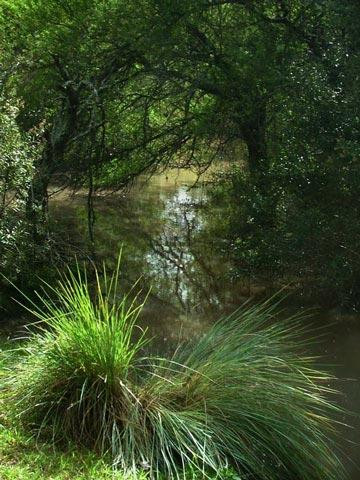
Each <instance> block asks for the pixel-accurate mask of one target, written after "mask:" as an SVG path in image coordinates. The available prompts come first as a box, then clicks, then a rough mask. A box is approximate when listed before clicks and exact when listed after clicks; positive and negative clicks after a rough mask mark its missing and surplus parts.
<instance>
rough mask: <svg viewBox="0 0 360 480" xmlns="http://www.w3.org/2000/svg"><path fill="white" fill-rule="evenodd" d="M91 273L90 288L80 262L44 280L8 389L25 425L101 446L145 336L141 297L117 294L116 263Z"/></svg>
mask: <svg viewBox="0 0 360 480" xmlns="http://www.w3.org/2000/svg"><path fill="white" fill-rule="evenodd" d="M95 273H96V282H95V288H94V285H92V287H90V286H89V284H88V280H87V277H86V275H84V274H81V273H80V270H79V269H78V270H77V272H76V273H75V274H74V273H72V272H71V271H69V272H68V274H67V275H65V276H63V277H62V278H61V280H60V281H59V283H58V285H57V286H56V287H51V286H50V285H47V284H45V289H44V292H43V294H41V295H40V294H38V298H39V303H38V305H35V303H33V302H31V307H30V308H28V310H30V311H31V313H33V314H34V315H35V317H37V319H38V321H37V322H36V323H35V324H33V325H32V328H31V329H29V330H30V331H31V332H32V333H31V335H30V338H29V341H28V342H27V344H26V346H25V347H21V348H20V349H21V350H22V351H23V353H24V355H23V356H22V360H21V361H20V362H19V363H18V364H17V368H16V371H15V372H14V375H13V376H12V379H13V381H12V382H11V383H12V385H11V383H10V390H12V391H13V393H14V400H15V407H16V409H17V410H18V412H19V416H20V418H21V419H22V421H23V423H25V424H26V425H27V426H29V427H31V428H32V429H34V430H35V431H37V432H38V433H47V434H50V435H51V436H52V438H53V439H54V440H56V441H58V440H63V439H72V440H75V441H78V442H80V443H82V444H85V445H89V446H91V447H94V448H96V449H97V450H100V451H103V450H105V449H107V448H108V447H109V445H112V443H113V438H114V435H115V434H116V432H117V429H118V428H119V427H120V425H121V424H122V422H123V421H124V420H125V419H124V418H123V412H124V411H125V405H126V404H127V402H128V400H127V396H128V395H131V391H130V390H129V389H128V387H127V384H128V382H129V378H130V377H131V376H132V375H134V371H135V369H136V365H135V364H136V361H135V357H136V354H137V353H138V352H139V351H140V349H141V348H142V347H143V346H144V345H145V343H146V340H145V337H144V332H143V331H142V330H141V329H139V328H137V327H136V320H137V317H138V315H139V313H140V311H141V308H142V305H141V304H139V305H135V302H136V299H135V300H132V301H131V300H130V299H129V297H128V296H124V297H123V298H122V299H121V300H120V301H118V302H117V301H116V296H117V291H118V288H117V279H118V269H117V271H116V272H115V274H114V275H113V276H111V277H110V278H108V277H107V275H106V271H105V272H104V276H103V280H102V281H100V276H99V274H98V272H97V271H96V272H95ZM91 291H93V293H90V292H91ZM135 329H136V330H137V335H136V338H137V339H136V340H135V339H134V330H135Z"/></svg>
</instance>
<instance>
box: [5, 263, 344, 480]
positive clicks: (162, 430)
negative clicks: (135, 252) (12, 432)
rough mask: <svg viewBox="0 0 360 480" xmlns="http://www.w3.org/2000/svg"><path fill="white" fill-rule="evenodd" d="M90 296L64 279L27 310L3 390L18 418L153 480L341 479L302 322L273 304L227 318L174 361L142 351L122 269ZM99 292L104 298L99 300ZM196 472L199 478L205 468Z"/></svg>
mask: <svg viewBox="0 0 360 480" xmlns="http://www.w3.org/2000/svg"><path fill="white" fill-rule="evenodd" d="M96 279H97V282H96V288H95V290H96V291H95V295H93V297H95V298H92V295H91V294H90V293H89V291H90V290H91V289H89V286H88V282H87V279H86V277H85V276H83V275H81V274H80V273H78V274H76V275H74V274H71V273H69V275H68V276H67V278H63V279H62V280H61V282H60V283H59V285H58V286H57V287H55V288H51V287H49V288H50V290H52V292H53V293H55V294H56V297H55V299H53V297H52V295H50V294H49V293H47V294H43V295H39V299H40V300H41V304H42V306H41V307H36V306H35V305H33V308H31V310H32V311H33V313H35V315H37V317H38V319H39V320H40V323H39V324H38V331H37V332H35V333H33V334H32V335H31V337H30V339H29V341H28V343H27V345H26V346H25V347H24V349H23V351H24V353H25V355H23V356H22V357H20V358H21V359H20V361H19V363H18V365H17V367H16V370H15V372H13V373H14V375H13V377H12V378H13V380H12V381H11V382H10V383H9V393H10V396H11V398H12V400H13V402H12V403H13V404H14V405H15V410H16V411H17V412H18V413H19V415H20V418H21V420H22V423H23V424H24V425H25V426H26V427H28V428H31V429H32V430H33V431H35V432H37V434H48V435H51V437H52V440H53V441H61V440H66V441H74V440H75V441H76V442H78V443H79V444H82V445H86V446H89V447H92V448H94V449H96V450H98V451H100V452H111V455H112V458H113V461H114V464H116V465H117V466H118V467H121V468H123V469H124V470H127V471H133V472H135V471H137V470H138V469H141V468H143V469H145V470H147V471H148V474H149V478H162V477H161V475H165V478H170V479H171V478H179V476H180V473H179V472H181V471H185V470H189V469H190V470H192V471H194V472H198V474H200V476H202V475H203V476H205V477H206V476H207V475H208V474H211V472H215V473H216V472H219V478H223V474H222V473H220V472H223V471H224V469H226V468H227V467H228V466H229V465H231V466H232V467H233V468H235V469H236V470H237V471H238V473H239V475H240V478H242V479H243V478H244V479H245V478H256V479H264V480H275V479H279V480H280V479H281V480H286V479H289V480H290V479H292V480H293V479H295V478H301V479H303V480H320V479H321V480H332V479H333V480H335V479H336V480H339V479H340V478H341V477H342V474H341V472H342V469H341V465H340V463H339V460H338V459H337V457H336V455H335V454H334V452H332V451H331V448H330V447H331V444H330V441H329V440H328V438H329V436H332V435H333V433H334V423H335V422H334V421H333V420H331V417H332V416H333V415H334V414H335V413H336V411H337V408H336V407H335V406H334V405H333V404H332V403H330V401H328V400H327V396H328V394H329V393H331V392H330V390H329V388H328V387H327V386H326V385H328V382H329V378H328V376H327V375H326V374H325V373H322V372H319V371H317V370H314V369H313V368H312V366H311V360H310V359H309V358H308V357H304V356H298V355H297V354H296V353H295V352H296V349H297V348H299V345H300V346H304V341H303V340H301V339H303V338H304V331H303V330H304V329H303V328H302V327H301V318H296V317H293V318H291V319H289V320H288V321H286V322H274V312H275V310H274V309H275V307H274V306H271V305H270V303H269V302H267V303H263V304H262V305H259V306H254V307H251V308H247V309H242V310H239V311H237V312H235V313H234V314H233V315H231V316H229V317H227V318H225V319H222V320H221V321H219V322H218V323H217V324H216V325H214V326H213V327H212V328H211V329H210V331H209V332H208V333H207V334H206V335H205V336H203V337H202V338H201V339H198V340H197V341H196V342H194V343H193V344H191V345H187V346H183V347H181V348H180V347H179V348H178V349H177V351H176V352H175V353H174V355H173V357H172V358H158V357H155V356H145V354H144V349H143V347H144V346H145V344H146V342H147V340H146V338H145V333H144V332H143V331H142V330H140V329H138V328H137V327H136V321H137V318H138V315H139V313H140V312H141V308H142V305H141V304H140V305H136V304H135V302H134V301H130V299H129V298H130V297H129V296H125V297H124V298H123V299H122V300H121V301H120V302H119V303H117V302H116V292H117V274H115V275H114V276H112V277H110V278H107V277H106V272H105V273H104V281H101V280H100V277H99V275H98V274H97V273H96ZM103 292H105V293H103ZM201 472H202V473H201Z"/></svg>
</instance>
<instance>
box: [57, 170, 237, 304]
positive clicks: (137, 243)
mask: <svg viewBox="0 0 360 480" xmlns="http://www.w3.org/2000/svg"><path fill="white" fill-rule="evenodd" d="M153 181H154V182H155V181H156V178H155V179H154V180H152V181H150V182H149V183H147V184H144V185H141V186H140V188H138V189H135V190H134V191H133V192H131V193H130V195H127V196H122V195H119V196H113V197H100V196H99V197H97V198H96V199H95V207H96V213H97V222H96V224H95V244H96V253H97V255H96V259H97V262H99V265H100V267H101V263H102V261H105V262H106V264H107V266H108V269H109V270H111V268H112V265H114V266H115V263H116V257H117V255H118V252H119V251H120V249H121V247H122V246H124V256H123V265H122V267H123V268H122V278H123V282H122V285H123V287H124V289H125V290H126V288H127V286H129V285H131V284H132V283H133V281H134V280H136V279H137V278H139V276H142V281H141V284H142V287H143V291H144V292H145V291H147V290H148V288H149V286H150V285H152V287H153V288H152V291H151V295H150V298H149V300H153V301H154V304H155V305H159V306H160V305H161V311H162V312H164V309H165V306H166V305H168V306H169V307H170V305H172V306H174V307H179V306H180V307H181V308H182V310H183V311H184V312H185V313H188V312H190V311H194V310H196V311H199V312H200V311H204V310H206V311H209V309H211V310H216V309H217V308H218V307H220V306H222V305H223V304H224V298H225V297H226V295H227V294H228V290H229V288H228V287H229V281H225V278H224V277H225V275H226V265H225V264H224V262H223V260H222V258H220V257H219V255H216V253H215V251H214V248H213V243H214V242H213V240H212V239H211V234H210V233H209V226H211V218H212V216H211V212H210V215H208V213H207V208H205V206H206V193H205V191H204V189H203V188H190V189H189V188H188V187H187V185H184V183H183V182H182V183H181V182H179V184H177V185H176V184H175V185H174V184H173V183H172V182H169V185H166V188H163V189H162V188H159V186H158V185H157V184H156V183H155V184H153V183H152V182H153ZM84 202H85V198H84V197H83V196H81V195H78V196H76V197H72V198H60V199H59V200H57V201H55V202H54V201H53V202H52V204H51V208H53V209H54V218H56V222H57V227H61V228H58V229H59V231H61V232H64V231H65V232H67V233H66V234H65V235H64V233H62V238H61V239H60V240H61V241H64V242H66V246H67V248H68V249H69V250H71V252H72V253H74V251H75V252H76V253H77V254H78V258H86V256H87V255H86V244H85V242H84V238H86V235H84V232H85V231H86V230H85V229H86V215H85V213H86V209H85V203H84ZM205 212H206V213H205ZM75 247H76V248H75Z"/></svg>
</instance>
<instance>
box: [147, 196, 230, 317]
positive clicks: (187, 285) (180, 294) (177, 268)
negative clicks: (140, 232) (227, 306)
mask: <svg viewBox="0 0 360 480" xmlns="http://www.w3.org/2000/svg"><path fill="white" fill-rule="evenodd" d="M205 199H206V198H205V196H204V193H203V192H201V191H200V192H198V191H194V190H191V191H189V190H187V189H186V188H185V187H180V188H179V189H178V190H177V191H176V192H175V194H174V195H172V196H171V197H170V198H168V200H167V201H166V202H165V206H164V209H163V213H162V217H163V219H164V223H163V229H162V232H161V233H160V234H159V235H157V236H154V237H150V238H149V243H150V247H151V252H150V253H149V254H148V255H147V261H148V263H149V267H150V272H149V273H150V274H152V275H151V276H157V277H158V276H159V275H161V276H162V277H163V279H164V280H165V281H163V282H161V283H163V284H164V285H167V289H168V290H171V291H172V292H173V293H174V294H175V296H176V298H177V300H178V302H179V303H180V305H181V306H182V308H183V309H184V310H185V311H187V312H188V311H190V310H191V309H192V308H194V307H199V306H200V305H201V306H202V307H203V308H204V307H205V308H209V307H210V308H215V307H216V306H218V305H219V304H220V303H221V302H222V300H223V295H222V292H221V289H220V287H219V275H218V274H217V273H216V267H217V265H216V263H215V264H214V255H213V252H211V251H209V246H208V244H207V242H206V222H205V221H204V218H203V215H202V206H203V203H204V200H205ZM172 292H171V293H172ZM169 293H170V292H169Z"/></svg>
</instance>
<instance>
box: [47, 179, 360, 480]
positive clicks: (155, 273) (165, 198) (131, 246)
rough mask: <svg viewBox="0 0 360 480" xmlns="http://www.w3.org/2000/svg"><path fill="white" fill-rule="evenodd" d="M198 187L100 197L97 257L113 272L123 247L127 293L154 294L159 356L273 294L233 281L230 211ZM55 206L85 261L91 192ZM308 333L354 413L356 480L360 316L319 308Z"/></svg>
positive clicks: (70, 243) (178, 182) (149, 308)
mask: <svg viewBox="0 0 360 480" xmlns="http://www.w3.org/2000/svg"><path fill="white" fill-rule="evenodd" d="M196 180H197V178H196V175H195V174H193V173H191V172H189V171H177V170H171V171H167V172H165V173H162V174H159V175H156V176H153V177H152V178H151V179H145V178H141V179H139V180H138V181H137V183H136V184H135V185H134V186H133V187H132V188H131V189H130V190H129V191H128V192H126V193H117V194H112V195H107V194H99V195H97V196H96V198H95V209H96V223H95V247H94V251H95V254H96V255H95V259H96V260H97V261H105V263H106V264H108V266H109V267H110V268H111V267H112V266H114V264H115V261H116V257H117V255H118V253H119V251H120V249H121V248H123V259H122V275H123V284H124V289H125V290H126V289H127V288H128V287H129V286H130V285H131V284H132V283H133V282H134V281H135V280H136V279H138V278H139V277H141V278H140V282H139V284H140V285H141V286H142V288H143V291H144V292H147V291H148V290H149V288H151V291H150V294H149V298H148V301H147V303H146V307H145V309H144V312H143V317H142V324H143V325H144V326H146V327H147V328H148V329H149V334H150V336H152V337H154V339H155V340H154V345H155V346H156V348H158V349H160V350H162V351H164V350H167V349H168V348H170V347H171V346H173V345H174V344H176V343H177V342H178V341H179V340H182V339H187V338H193V337H195V336H196V335H199V334H200V333H201V332H203V331H204V330H205V329H206V328H208V326H209V325H210V324H211V323H213V322H214V321H215V320H216V319H217V318H219V316H221V315H223V314H226V313H227V312H231V311H233V310H234V309H235V308H236V307H238V306H240V305H241V304H243V303H244V301H246V300H248V299H251V300H253V299H255V300H256V299H259V298H261V297H263V296H264V295H265V296H266V294H267V291H268V288H267V287H269V285H267V284H266V282H261V283H257V282H255V281H254V279H252V278H249V277H243V278H239V277H236V279H235V277H234V275H233V268H232V265H231V262H230V261H229V259H228V258H227V256H226V252H225V253H224V252H223V253H219V252H220V251H221V248H219V247H221V245H222V239H221V238H219V237H218V236H217V235H216V229H215V227H216V226H217V225H218V224H219V223H221V222H222V221H223V220H224V218H223V213H222V211H221V208H219V207H217V206H216V205H215V206H211V207H209V205H208V202H207V191H206V185H205V184H203V183H202V182H196ZM50 208H51V210H52V212H51V213H52V215H51V217H52V218H54V219H55V220H54V221H55V223H56V224H57V225H54V227H55V230H57V231H58V232H59V238H58V239H57V241H58V242H59V244H61V245H63V250H64V254H66V252H67V251H72V252H74V251H75V252H77V253H78V256H79V258H81V257H82V256H83V255H85V253H84V252H85V251H86V250H85V246H84V243H83V238H84V237H86V235H87V216H86V215H87V214H86V194H85V193H81V192H80V193H78V194H76V195H69V193H67V192H65V193H61V194H57V195H54V196H53V197H52V199H51V203H50ZM315 293H316V292H315ZM291 303H292V300H291V297H290V300H288V304H289V310H291V311H293V310H294V308H297V309H298V308H302V306H301V301H300V302H299V301H298V300H297V301H296V307H295V306H294V305H291ZM294 304H295V300H294ZM311 326H313V327H316V328H317V327H319V328H320V329H321V340H319V342H318V343H316V344H312V345H311V346H309V352H310V354H315V355H321V359H320V360H318V363H319V364H321V366H322V367H323V368H324V369H326V370H328V371H330V372H331V373H333V374H334V375H336V377H337V378H338V380H337V381H336V382H335V385H334V386H335V387H336V388H337V389H339V390H340V391H341V393H342V395H341V397H340V399H339V403H340V404H341V405H342V406H344V407H345V408H346V409H348V410H349V411H351V412H354V415H351V416H349V415H346V416H344V417H343V421H344V422H346V423H347V424H348V425H349V427H348V428H343V429H342V431H343V433H342V434H343V436H344V440H343V441H341V442H340V443H341V445H340V446H341V449H342V451H343V454H342V456H343V457H344V463H345V464H346V468H347V470H348V472H349V478H351V480H359V479H360V467H359V466H360V446H359V444H360V315H350V314H343V313H341V312H338V311H326V310H324V309H322V310H321V311H320V310H319V309H315V310H314V316H313V318H312V320H311ZM309 461H311V460H310V459H309ZM357 465H358V466H357Z"/></svg>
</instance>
